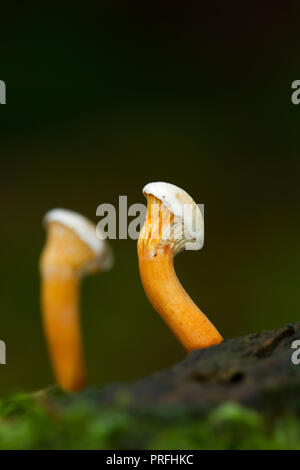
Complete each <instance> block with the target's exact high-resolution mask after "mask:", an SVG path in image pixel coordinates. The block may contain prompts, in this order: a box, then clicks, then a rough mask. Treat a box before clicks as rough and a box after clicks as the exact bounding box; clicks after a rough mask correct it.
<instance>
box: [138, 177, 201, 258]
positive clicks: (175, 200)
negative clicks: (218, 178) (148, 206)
mask: <svg viewBox="0 0 300 470" xmlns="http://www.w3.org/2000/svg"><path fill="white" fill-rule="evenodd" d="M143 193H144V194H145V195H147V194H151V195H152V196H154V197H156V198H157V199H159V200H160V201H161V202H162V204H163V205H164V206H166V207H167V208H168V209H169V211H170V212H171V213H172V214H174V216H175V217H180V218H181V219H182V221H183V225H184V230H185V233H186V235H187V238H188V240H187V243H186V249H193V250H200V249H201V248H202V247H203V243H204V220H203V216H202V213H201V211H200V209H199V207H198V206H197V204H196V203H195V201H194V200H193V199H192V198H191V196H190V195H189V194H188V193H187V192H186V191H184V190H183V189H181V188H179V187H178V186H175V185H174V184H171V183H163V182H156V183H149V184H147V185H146V186H145V187H144V188H143ZM191 241H192V243H191Z"/></svg>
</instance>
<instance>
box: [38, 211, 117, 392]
mask: <svg viewBox="0 0 300 470" xmlns="http://www.w3.org/2000/svg"><path fill="white" fill-rule="evenodd" d="M44 223H45V226H46V229H47V240H46V245H45V247H44V249H43V252H42V255H41V259H40V271H41V308H42V315H43V324H44V331H45V335H46V338H47V343H48V349H49V354H50V357H51V360H52V366H53V369H54V374H55V376H56V379H57V382H58V383H59V384H60V386H61V387H62V389H64V390H66V391H69V392H74V391H77V390H80V389H81V388H83V387H84V385H85V384H86V369H85V364H84V355H83V346H82V339H81V332H80V318H79V294H80V292H79V287H80V286H79V283H80V279H81V278H82V277H83V276H84V275H85V274H88V273H92V272H96V271H105V270H108V269H110V268H111V266H112V264H113V257H112V253H111V251H110V249H109V246H108V244H107V243H106V242H105V241H104V240H100V239H99V238H97V236H96V226H95V225H94V224H92V223H91V222H90V221H89V220H87V219H86V218H85V217H83V216H82V215H80V214H78V213H76V212H72V211H69V210H66V209H53V210H51V211H49V212H48V213H47V214H46V215H45V217H44Z"/></svg>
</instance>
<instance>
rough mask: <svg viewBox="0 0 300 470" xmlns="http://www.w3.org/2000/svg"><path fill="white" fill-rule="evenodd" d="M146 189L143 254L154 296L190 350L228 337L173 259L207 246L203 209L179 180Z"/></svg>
mask: <svg viewBox="0 0 300 470" xmlns="http://www.w3.org/2000/svg"><path fill="white" fill-rule="evenodd" d="M143 193H144V195H145V196H146V198H147V216H146V220H145V223H144V225H143V227H142V230H141V232H140V236H139V239H138V257H139V270H140V276H141V280H142V283H143V286H144V289H145V292H146V295H147V297H148V299H149V300H150V302H151V304H152V305H153V307H154V308H155V309H156V310H157V312H158V313H159V314H160V315H161V317H162V318H163V320H164V321H165V322H166V324H167V325H168V326H169V328H170V329H171V330H172V331H173V333H174V334H175V336H176V337H177V338H178V340H179V341H180V342H181V343H182V345H183V346H184V348H185V349H186V350H187V351H188V352H190V351H193V350H194V349H200V348H205V347H208V346H211V345H213V344H218V343H220V342H221V341H222V340H223V338H222V336H221V335H220V333H219V332H218V331H217V329H216V328H215V327H214V325H213V324H212V323H211V322H210V321H209V320H208V318H207V317H206V316H205V315H204V313H203V312H201V310H200V309H199V308H198V307H197V305H196V304H195V303H194V302H193V301H192V299H191V298H190V297H189V295H188V294H187V292H186V291H185V290H184V288H183V287H182V285H181V284H180V282H179V280H178V278H177V276H176V273H175V269H174V264H173V258H174V256H175V255H177V254H178V253H180V252H181V251H182V250H183V249H193V250H199V249H201V248H202V246H203V242H204V222H203V217H202V214H201V211H200V209H199V208H198V206H197V205H196V204H195V202H194V201H193V199H192V198H191V197H190V196H189V195H188V194H187V193H186V192H185V191H184V190H183V189H180V188H178V187H177V186H174V185H173V184H169V183H162V182H158V183H149V184H147V185H146V186H145V187H144V189H143Z"/></svg>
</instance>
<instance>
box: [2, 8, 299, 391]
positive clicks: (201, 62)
mask: <svg viewBox="0 0 300 470" xmlns="http://www.w3.org/2000/svg"><path fill="white" fill-rule="evenodd" d="M296 3H297V2H296V1H295V2H291V1H286V2H281V5H280V6H277V5H276V3H275V4H274V2H272V3H271V2H270V3H269V2H265V3H263V2H260V3H259V2H257V4H255V3H253V2H239V3H238V2H236V3H234V4H231V3H228V2H219V3H217V2H210V6H208V5H205V6H204V4H203V6H200V4H201V2H181V3H179V2H171V1H164V2H154V1H147V2H115V1H111V2H99V3H98V4H97V5H96V4H94V3H92V2H89V1H85V2H82V3H81V2H80V3H75V4H74V3H72V4H70V5H68V4H67V3H65V4H63V3H61V4H60V5H55V4H53V3H51V6H48V7H46V6H40V5H38V4H37V5H29V4H24V5H23V6H16V5H13V6H5V7H3V6H1V7H0V10H1V41H0V79H2V80H4V81H5V82H6V85H7V105H5V106H1V107H0V139H1V142H0V156H1V157H0V158H1V197H0V201H1V202H0V204H1V270H0V294H1V295H0V339H2V340H5V342H6V344H7V365H6V366H0V384H1V389H0V394H2V393H6V392H7V391H15V390H20V389H22V390H32V389H36V388H40V387H43V386H45V385H47V384H50V383H51V381H52V375H51V371H50V367H49V361H48V358H47V352H46V347H45V342H44V338H43V333H42V328H41V321H40V309H39V273H38V258H39V254H40V251H41V249H42V246H43V242H44V231H43V228H42V224H41V221H42V217H43V214H44V213H45V212H46V211H47V210H49V209H51V208H52V207H57V206H58V207H65V208H69V209H73V210H76V211H79V212H82V213H83V214H84V215H86V216H88V217H90V218H91V219H92V220H94V221H95V222H97V218H96V208H97V206H98V205H99V204H101V203H102V202H108V203H113V204H117V202H118V196H119V195H128V203H129V204H132V203H135V202H144V198H143V195H142V192H141V190H142V187H143V186H144V185H145V184H146V183H148V182H150V181H167V182H171V183H174V184H176V185H178V186H180V187H182V188H184V189H185V190H186V191H188V192H189V193H190V194H191V195H192V197H193V198H194V199H195V200H196V202H198V203H204V204H205V223H206V226H205V246H204V249H203V250H201V251H199V252H185V253H183V254H181V255H180V256H179V257H178V258H177V259H176V270H177V273H178V276H179V278H180V279H181V281H182V283H183V285H184V286H185V288H186V289H187V291H188V292H189V293H190V295H191V296H192V298H193V299H194V300H195V301H196V303H197V304H198V305H199V306H200V308H201V309H203V310H204V312H206V314H207V315H208V317H209V318H210V319H211V320H212V321H213V322H214V323H215V325H216V326H217V327H218V329H219V330H220V332H221V333H223V335H224V336H225V337H233V336H236V335H242V334H246V333H248V332H254V331H259V330H261V329H272V328H276V327H279V326H281V325H284V324H287V323H289V322H293V321H296V320H299V304H300V301H299V294H298V292H299V288H298V285H299V279H300V268H299V261H300V248H299V244H300V224H299V194H298V186H299V169H300V163H299V150H300V149H299V138H298V135H299V123H300V121H299V116H300V106H299V107H297V106H294V105H293V104H292V103H291V83H292V81H293V80H296V79H300V70H299V66H300V59H299V8H298V7H297V6H296ZM111 245H112V248H113V249H114V252H115V255H116V265H115V267H114V269H113V270H112V271H111V272H109V273H103V274H99V275H96V276H93V277H89V278H87V279H86V280H84V282H83V293H82V321H83V329H84V341H85V349H86V354H87V362H88V367H89V373H90V380H91V383H93V384H104V383H107V382H109V381H126V380H131V379H134V378H137V377H141V376H143V375H145V374H147V373H150V372H153V371H156V370H158V369H162V368H164V367H166V366H168V365H170V364H172V363H174V362H176V361H178V360H179V359H181V358H182V357H183V355H184V352H183V350H182V348H181V346H180V345H179V344H178V343H177V341H176V340H175V339H174V338H173V336H172V335H171V333H170V332H169V331H168V329H167V327H166V326H165V325H164V323H163V322H162V321H161V319H160V318H159V317H158V315H157V314H156V312H155V311H154V310H153V308H152V307H151V305H150V304H149V303H148V300H147V298H146V296H145V295H144V292H143V289H142V286H141V283H140V279H139V274H138V266H137V255H136V242H135V241H132V240H120V241H118V240H117V241H112V242H111Z"/></svg>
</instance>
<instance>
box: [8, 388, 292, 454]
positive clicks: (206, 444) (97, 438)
mask: <svg viewBox="0 0 300 470" xmlns="http://www.w3.org/2000/svg"><path fill="white" fill-rule="evenodd" d="M132 448H137V449H138V448H140V449H299V448H300V425H299V421H298V419H297V417H296V416H292V415H285V416H281V417H280V418H277V419H275V420H274V418H273V419H272V420H271V418H270V417H269V418H267V417H263V416H261V415H260V414H259V413H257V412H256V411H253V410H250V409H246V408H243V407H241V406H239V405H236V404H233V403H226V404H224V405H222V406H220V407H218V408H216V409H214V410H213V411H212V412H210V413H208V414H206V415H205V416H202V417H201V416H195V415H194V416H193V415H190V414H188V413H187V412H185V411H184V410H174V409H173V410H171V411H165V412H163V413H161V414H158V413H156V414H155V415H152V414H151V413H150V412H149V411H148V412H147V413H146V412H145V413H139V414H137V413H135V414H130V413H129V412H127V411H122V409H121V410H120V409H107V408H106V409H101V408H99V407H96V406H95V405H91V404H90V402H89V401H88V400H86V399H82V398H80V399H75V400H69V399H68V398H67V397H64V396H62V397H59V398H57V397H56V398H55V399H54V398H53V397H51V399H49V396H48V394H47V393H43V392H41V393H40V394H35V395H22V394H19V395H14V396H12V397H10V398H7V399H4V400H2V401H1V402H0V449H132Z"/></svg>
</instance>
